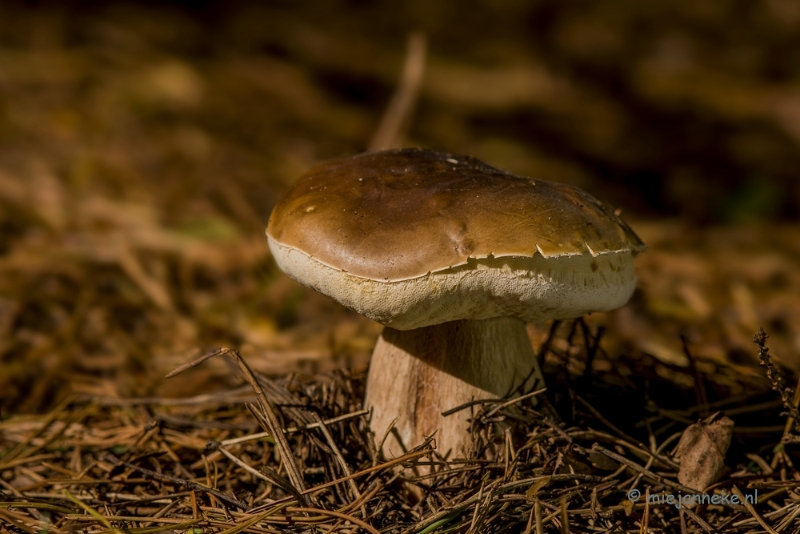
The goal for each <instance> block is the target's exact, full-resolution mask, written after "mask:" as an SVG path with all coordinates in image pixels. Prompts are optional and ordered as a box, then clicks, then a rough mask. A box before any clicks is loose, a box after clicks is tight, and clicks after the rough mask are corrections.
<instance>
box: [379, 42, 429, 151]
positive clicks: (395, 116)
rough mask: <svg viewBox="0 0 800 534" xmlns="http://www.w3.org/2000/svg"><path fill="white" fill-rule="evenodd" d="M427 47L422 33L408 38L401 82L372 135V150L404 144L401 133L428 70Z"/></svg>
mask: <svg viewBox="0 0 800 534" xmlns="http://www.w3.org/2000/svg"><path fill="white" fill-rule="evenodd" d="M426 49H427V40H426V38H425V36H424V35H423V34H421V33H418V32H414V33H412V34H411V35H410V36H409V37H408V52H407V54H406V60H405V63H404V65H403V74H402V75H401V78H400V84H399V85H398V87H397V91H396V92H395V94H394V96H393V97H392V100H391V101H390V102H389V106H388V107H387V108H386V112H385V113H384V115H383V118H382V119H381V122H380V124H379V125H378V129H377V130H376V131H375V135H373V136H372V140H371V141H370V143H369V150H381V149H385V148H398V147H399V146H402V143H401V142H400V132H401V131H402V130H403V127H404V125H407V124H408V121H409V120H410V117H411V113H412V112H413V110H414V104H415V103H416V101H417V97H418V95H419V89H420V86H421V85H422V75H423V73H424V72H425V53H426Z"/></svg>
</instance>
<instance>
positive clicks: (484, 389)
mask: <svg viewBox="0 0 800 534" xmlns="http://www.w3.org/2000/svg"><path fill="white" fill-rule="evenodd" d="M523 381H524V382H525V384H524V385H523ZM543 385H544V379H543V378H542V373H541V371H540V370H539V365H538V363H537V361H536V357H535V355H534V353H533V349H532V348H531V344H530V341H529V339H528V335H527V333H526V331H525V325H524V324H523V323H522V322H521V321H519V320H517V319H513V318H510V317H501V318H496V319H487V320H483V321H466V320H465V321H453V322H449V323H443V324H440V325H434V326H428V327H425V328H418V329H416V330H407V331H400V330H394V329H392V328H385V329H384V330H383V333H382V334H381V337H380V338H379V339H378V343H377V345H376V346H375V350H374V351H373V353H372V362H371V364H370V369H369V377H368V378H367V394H366V399H365V404H366V406H367V408H371V409H372V412H373V413H372V420H371V426H372V430H373V431H374V432H375V435H376V437H377V439H378V440H380V439H381V438H382V437H383V436H384V434H385V433H386V430H387V429H388V428H389V426H390V425H391V423H392V421H393V420H395V419H397V421H396V423H395V427H394V428H395V430H396V431H397V432H396V433H392V435H390V436H389V438H388V439H387V440H386V443H385V445H384V449H383V450H384V453H386V454H387V455H390V456H399V455H400V454H402V451H403V449H406V450H407V449H410V448H412V447H414V446H416V445H419V444H420V443H422V442H423V440H424V437H425V436H430V435H432V434H433V432H434V431H436V430H438V432H437V433H436V443H437V449H438V452H439V453H440V454H442V455H446V454H447V453H448V451H450V452H451V456H452V455H453V454H455V455H456V456H461V455H463V454H464V453H465V452H466V451H467V448H468V446H469V444H470V437H469V419H470V418H471V417H472V413H473V411H472V410H471V409H469V408H467V409H464V410H461V411H459V412H457V413H455V414H452V415H449V416H447V417H444V416H442V415H441V414H442V412H445V411H447V410H449V409H451V408H455V407H456V406H460V405H462V404H464V403H467V402H469V401H471V400H477V399H492V398H500V397H503V396H506V395H508V394H510V393H513V392H514V391H515V390H517V389H518V388H519V389H521V390H522V391H523V392H528V391H532V390H533V389H534V388H538V387H542V386H543ZM520 386H522V387H521V388H520ZM398 438H399V440H401V441H402V443H398Z"/></svg>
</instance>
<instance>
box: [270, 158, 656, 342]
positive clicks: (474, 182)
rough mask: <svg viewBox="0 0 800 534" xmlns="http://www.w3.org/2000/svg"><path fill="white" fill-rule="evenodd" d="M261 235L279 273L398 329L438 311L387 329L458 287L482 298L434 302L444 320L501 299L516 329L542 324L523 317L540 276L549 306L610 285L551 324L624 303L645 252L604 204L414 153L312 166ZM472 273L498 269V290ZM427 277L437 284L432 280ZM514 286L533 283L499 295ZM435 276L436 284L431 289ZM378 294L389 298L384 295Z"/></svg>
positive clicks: (571, 190)
mask: <svg viewBox="0 0 800 534" xmlns="http://www.w3.org/2000/svg"><path fill="white" fill-rule="evenodd" d="M267 236H268V239H269V243H270V248H271V249H272V251H273V254H274V255H275V258H276V260H277V261H278V263H279V265H280V266H281V267H282V268H283V269H284V271H286V272H287V274H289V275H290V276H293V277H294V278H296V279H298V280H299V281H300V282H301V283H304V284H306V285H309V286H311V287H314V288H316V289H318V290H319V291H321V292H322V293H325V294H328V295H330V296H332V297H333V298H335V299H337V300H339V301H340V302H342V303H343V304H345V305H347V306H350V307H352V308H354V309H356V310H357V311H359V312H361V313H364V314H365V315H367V316H370V317H372V318H374V319H376V320H379V321H380V322H383V323H384V324H387V325H391V326H394V327H395V328H401V329H404V328H415V327H417V326H422V325H424V324H436V323H439V322H443V321H442V320H439V316H440V314H439V313H438V312H437V313H435V314H434V315H435V316H436V318H435V319H434V317H433V316H431V317H427V318H424V320H423V321H422V323H420V322H419V321H418V320H417V319H419V314H420V312H422V311H424V310H419V309H417V310H416V311H415V312H411V313H412V315H414V318H408V317H405V318H402V317H401V319H400V320H399V322H398V319H397V318H396V317H395V316H396V315H397V314H398V313H400V314H401V315H402V314H406V315H407V314H408V313H409V311H408V310H410V309H411V308H414V307H417V308H419V306H422V307H427V308H431V307H432V306H433V307H434V308H440V307H441V305H434V304H432V302H433V300H431V299H434V300H435V298H434V297H436V296H437V295H438V297H441V295H443V294H445V293H450V294H452V293H454V292H456V293H457V292H459V290H461V292H466V293H470V294H472V296H473V297H474V296H476V295H477V294H478V293H485V295H484V296H483V297H481V296H478V298H477V299H476V300H474V302H473V303H472V304H470V305H469V306H466V308H469V309H470V310H472V311H468V310H467V311H465V308H464V305H457V306H455V307H456V308H459V310H453V309H452V308H453V307H454V304H453V303H452V302H450V301H448V302H445V303H444V304H443V305H444V306H445V307H446V308H448V309H449V311H450V312H454V313H449V312H448V313H446V314H445V316H444V320H456V319H461V318H488V317H492V316H496V314H495V315H488V316H487V317H474V315H475V311H477V312H478V315H481V313H480V310H481V309H482V308H485V305H486V299H489V300H495V301H497V300H498V299H508V298H511V299H512V301H514V302H511V303H510V304H509V303H507V302H505V301H503V302H500V303H496V304H497V305H496V306H495V308H497V310H496V311H497V312H498V313H499V314H500V315H502V314H503V313H504V312H505V311H509V310H507V308H508V307H509V305H510V306H511V308H513V309H511V310H510V312H509V313H506V314H507V315H514V316H518V317H520V318H522V319H523V320H539V319H542V318H546V317H552V316H553V314H552V313H550V314H549V315H544V316H543V315H542V313H541V310H539V311H531V310H526V309H523V308H529V307H530V306H531V305H532V304H533V305H535V304H536V299H538V298H539V296H541V295H540V293H542V290H543V288H542V287H539V286H540V285H541V284H542V283H543V282H542V280H540V278H541V279H543V278H547V279H549V280H551V282H552V281H553V280H555V283H556V285H558V286H559V287H558V288H555V289H557V290H558V292H559V293H558V295H557V300H559V301H563V300H564V299H565V298H567V300H570V301H572V300H573V298H578V296H579V295H578V293H575V292H573V293H570V292H569V291H567V289H566V286H575V288H576V289H577V288H579V286H583V287H589V286H592V287H594V286H597V287H598V288H599V287H600V286H603V285H606V286H613V287H614V288H615V289H614V291H612V293H614V297H613V298H610V299H608V298H607V300H608V303H607V304H602V303H601V302H600V300H602V299H600V300H598V299H590V302H589V303H587V305H586V306H578V305H577V304H576V303H574V302H573V303H571V304H570V305H568V306H567V307H566V310H565V311H564V312H563V313H561V312H556V314H555V315H559V313H561V315H563V314H564V313H568V314H569V316H576V315H575V314H577V315H580V313H585V312H586V311H593V310H601V309H611V308H612V307H616V306H619V305H621V304H622V303H624V301H625V300H627V298H628V297H629V296H630V292H632V290H633V283H634V282H635V277H634V275H633V267H632V258H633V257H634V256H635V255H636V254H638V253H639V252H641V251H643V250H644V249H645V246H644V244H643V243H642V241H641V240H640V239H639V238H638V237H637V236H636V234H634V232H633V231H632V230H631V229H630V227H629V226H628V225H627V224H625V223H624V222H623V221H622V220H621V219H620V218H619V217H618V216H617V215H615V214H614V212H613V211H612V210H611V209H610V208H609V207H608V206H606V205H604V204H602V203H601V202H599V201H598V200H596V199H595V198H594V197H592V196H591V195H589V194H588V193H586V192H584V191H582V190H580V189H578V188H576V187H572V186H569V185H565V184H559V183H553V182H547V181H544V180H534V179H531V178H527V177H523V176H516V175H514V174H510V173H507V172H504V171H501V170H499V169H496V168H494V167H491V166H489V165H487V164H485V163H483V162H481V161H479V160H477V159H475V158H471V157H466V156H457V155H451V154H444V153H440V152H434V151H430V150H421V149H401V150H387V151H381V152H372V153H366V154H361V155H357V156H351V157H347V158H343V159H339V160H335V161H331V162H327V163H323V164H321V165H318V166H317V167H315V168H313V169H311V170H310V171H309V172H308V173H306V174H305V175H304V176H302V177H301V178H300V179H299V180H298V181H297V182H296V183H295V184H294V185H293V186H292V188H291V189H290V190H289V191H288V192H287V193H286V194H285V195H284V196H283V198H282V199H281V200H280V201H279V202H278V204H277V206H276V207H275V209H274V211H273V212H272V216H271V217H270V221H269V225H268V227H267ZM570 258H572V259H570ZM555 260H559V261H555ZM481 270H484V271H485V270H492V271H498V272H501V271H502V272H505V273H506V275H505V278H504V279H503V280H501V281H500V286H502V287H500V286H498V287H494V288H489V289H482V288H483V287H484V286H482V285H478V286H476V285H475V284H476V283H478V282H477V279H478V278H481V277H485V276H486V274H485V273H484V274H483V275H481V274H480V273H478V271H481ZM473 271H475V272H474V273H473V274H474V275H475V276H471V278H475V279H476V280H472V281H470V280H466V278H465V273H468V272H473ZM322 273H327V274H322ZM335 273H338V274H335ZM576 273H577V274H576ZM587 273H588V274H587ZM592 273H594V274H592ZM437 274H440V275H442V276H435V277H434V278H431V276H432V275H437ZM447 275H449V276H450V278H446V277H447ZM331 276H333V277H338V278H337V280H331V279H330V277H331ZM520 277H527V278H531V277H533V278H536V281H531V280H529V281H528V283H529V285H530V286H531V287H529V288H528V290H526V292H525V294H524V295H517V294H514V291H513V290H512V289H511V288H509V287H508V286H509V284H511V283H512V279H517V278H520ZM339 278H341V280H339ZM451 278H452V279H451ZM434 279H435V280H437V282H436V284H435V286H436V287H433V288H432V289H431V284H430V281H431V280H434ZM446 279H447V280H449V281H448V282H445V280H446ZM426 280H427V281H426ZM367 281H372V282H376V283H378V284H380V286H378V285H376V284H366V282H367ZM534 282H535V284H538V285H536V286H535V287H534V285H532V284H534ZM442 283H444V286H443V285H442ZM481 283H482V282H481ZM453 284H455V286H453ZM491 284H494V285H495V286H497V284H498V282H497V281H491V282H490V285H491ZM338 286H341V287H338ZM421 286H426V287H428V288H429V289H431V290H432V291H433V293H435V294H436V295H435V296H434V297H430V298H429V297H427V296H425V297H421V296H419V295H410V294H409V291H410V292H411V293H415V292H417V293H418V292H419V291H424V290H423V289H420V287H421ZM368 287H369V289H367V288H368ZM389 287H392V288H393V289H391V293H385V294H384V292H385V291H388V288H389ZM401 287H402V288H404V289H402V290H399V291H400V294H398V288H401ZM409 288H411V289H409ZM414 288H415V289H414ZM376 291H377V292H378V293H380V294H379V295H378V294H374V293H375V292H376ZM509 291H510V293H509ZM565 291H566V293H565ZM601 292H602V291H601ZM340 293H341V294H340ZM354 293H355V295H354ZM364 293H371V294H373V296H372V299H373V300H375V302H374V303H369V304H366V305H362V304H361V300H362V298H367V299H368V300H369V295H366V296H365V295H364ZM532 293H535V294H536V295H533V294H532ZM562 293H563V294H562ZM605 293H609V291H605ZM359 294H360V296H359ZM569 295H572V296H571V297H570V296H569ZM551 296H552V295H551ZM438 297H436V298H438ZM623 297H624V300H622V299H623ZM386 298H388V299H390V300H397V299H399V300H400V301H402V302H401V303H400V304H401V307H402V308H403V309H404V310H405V311H400V312H398V311H397V310H395V309H394V308H392V310H389V311H387V310H386V309H379V310H378V311H372V307H374V305H377V306H378V308H381V303H380V302H378V300H379V299H386ZM456 298H457V296H454V297H453V299H456ZM458 298H461V297H458ZM420 299H421V300H420ZM410 301H414V302H410ZM612 301H613V302H612ZM453 302H454V301H453ZM553 305H554V303H552V302H550V303H549V304H548V305H547V306H545V307H553ZM576 306H577V307H576ZM535 307H537V306H534V308H535ZM538 307H539V308H541V307H542V306H538ZM555 307H556V308H558V307H559V306H558V305H556V306H555ZM406 308H408V309H406ZM473 308H477V310H473ZM517 308H519V309H520V310H519V311H518V310H517ZM487 313H489V312H487ZM491 313H495V311H492V312H491ZM423 315H430V314H426V313H423ZM484 315H485V314H484Z"/></svg>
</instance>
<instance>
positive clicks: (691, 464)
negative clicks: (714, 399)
mask: <svg viewBox="0 0 800 534" xmlns="http://www.w3.org/2000/svg"><path fill="white" fill-rule="evenodd" d="M731 435H733V421H732V420H730V419H728V418H727V417H725V416H724V415H721V414H720V413H719V412H717V413H715V414H714V415H712V416H710V417H707V418H706V419H703V420H702V421H700V422H697V423H695V424H693V425H691V426H690V427H689V428H687V429H686V430H685V431H684V432H683V435H682V436H681V439H680V441H679V442H678V446H677V447H676V448H675V458H677V459H678V460H679V461H680V464H681V468H680V470H679V471H678V481H679V482H680V483H681V484H683V485H684V486H688V487H690V488H693V489H696V490H697V491H703V490H704V489H706V488H707V487H708V486H710V485H711V484H712V483H714V481H716V480H717V479H718V478H719V476H720V475H721V474H722V470H723V469H724V468H725V453H726V452H727V451H728V447H729V446H730V444H731Z"/></svg>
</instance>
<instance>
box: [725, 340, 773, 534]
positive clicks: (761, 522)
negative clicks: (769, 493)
mask: <svg viewBox="0 0 800 534" xmlns="http://www.w3.org/2000/svg"><path fill="white" fill-rule="evenodd" d="M762 332H763V330H762ZM731 489H732V490H733V493H734V494H735V495H736V496H737V497H739V500H740V501H741V502H742V504H743V505H744V507H745V508H747V511H748V512H750V515H752V516H753V517H754V518H755V520H756V521H758V524H759V525H761V527H762V528H763V529H764V530H766V531H767V532H768V533H769V534H778V533H777V532H776V531H775V529H773V528H772V527H771V526H769V524H767V522H766V521H764V518H763V517H761V515H759V513H758V512H757V511H756V509H755V507H754V506H753V505H752V504H750V503H749V502H748V501H747V499H746V498H745V496H744V495H742V492H741V490H740V489H739V488H738V487H736V486H733V488H731Z"/></svg>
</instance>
